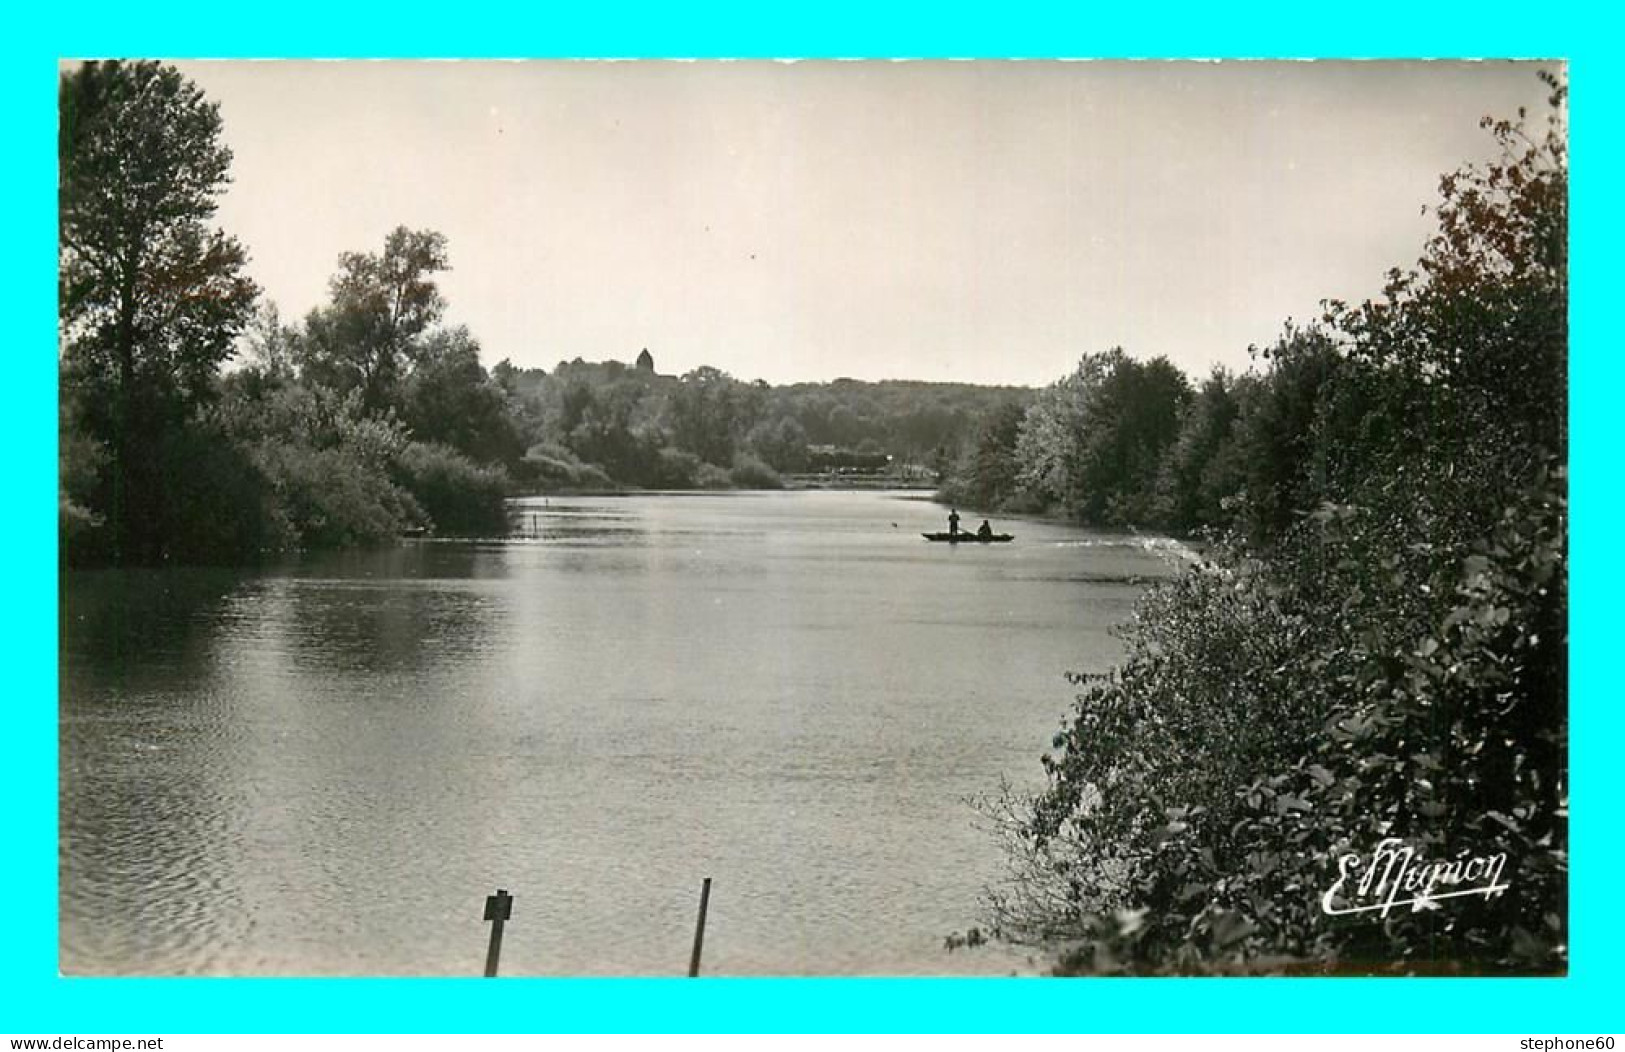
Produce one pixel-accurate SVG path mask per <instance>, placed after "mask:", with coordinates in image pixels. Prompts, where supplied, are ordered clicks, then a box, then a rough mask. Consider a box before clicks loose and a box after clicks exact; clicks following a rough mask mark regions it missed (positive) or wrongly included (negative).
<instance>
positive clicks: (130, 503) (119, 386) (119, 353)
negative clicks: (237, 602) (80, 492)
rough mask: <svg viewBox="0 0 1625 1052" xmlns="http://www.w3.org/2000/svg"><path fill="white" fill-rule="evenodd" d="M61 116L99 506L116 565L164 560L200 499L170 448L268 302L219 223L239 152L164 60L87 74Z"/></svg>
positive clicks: (75, 346)
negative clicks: (99, 455) (261, 300)
mask: <svg viewBox="0 0 1625 1052" xmlns="http://www.w3.org/2000/svg"><path fill="white" fill-rule="evenodd" d="M60 107H61V109H60V120H61V128H60V131H61V135H60V140H59V145H58V162H59V171H60V186H59V194H60V197H59V212H58V224H59V226H58V230H59V239H60V240H59V246H58V262H59V268H60V269H59V294H60V299H59V322H60V325H61V340H62V356H63V357H62V371H63V396H64V399H65V400H67V399H71V400H72V401H73V402H74V403H75V404H76V407H77V410H78V412H77V419H78V420H79V421H80V422H81V426H83V427H84V428H85V430H86V432H87V433H88V437H90V438H91V439H93V440H95V441H96V442H98V443H100V444H101V446H102V447H104V448H105V450H106V451H107V455H108V456H107V461H106V464H105V470H104V471H103V472H102V474H101V476H100V479H99V483H98V485H97V486H95V487H94V489H95V496H94V498H93V499H94V501H95V503H96V505H97V507H96V508H95V509H94V510H95V511H97V512H99V513H101V514H102V515H104V516H105V520H106V522H107V526H108V529H109V531H110V538H109V539H110V540H111V542H112V543H111V552H110V554H111V555H112V556H113V557H114V558H117V559H121V560H123V559H137V560H144V559H150V558H154V557H156V556H158V555H160V554H163V551H164V549H165V545H164V538H165V537H166V535H167V536H169V537H171V538H172V537H173V536H175V535H176V529H175V527H176V525H177V523H178V522H179V521H180V519H181V518H184V517H185V516H186V515H187V514H188V512H187V509H186V508H185V507H184V506H178V502H180V503H181V504H184V502H185V501H187V500H189V499H192V498H193V497H196V496H197V494H196V491H195V488H193V489H185V490H183V489H180V488H177V487H176V486H174V485H172V484H171V481H170V479H171V476H170V473H169V472H167V471H166V470H165V466H164V465H163V463H162V462H161V457H160V456H159V451H160V449H162V448H169V449H177V448H184V447H185V446H186V445H187V443H185V442H180V443H178V444H177V442H176V440H177V439H178V438H180V437H182V436H183V435H184V434H185V433H186V431H187V428H188V427H189V425H190V424H191V423H193V422H195V420H196V416H197V410H198V409H199V408H200V406H201V405H202V404H203V403H205V402H206V401H207V400H208V398H209V397H210V392H211V385H212V381H213V380H214V377H215V375H216V373H217V371H218V369H219V366H220V363H221V362H222V361H224V360H225V359H226V358H228V357H230V355H231V353H232V349H233V342H234V340H235V338H236V336H237V334H238V332H239V331H241V329H242V328H243V326H244V325H245V324H246V323H247V321H248V319H249V316H250V313H251V311H252V309H253V304H254V298H255V296H256V295H257V294H258V289H257V288H256V287H255V285H254V283H253V282H252V281H250V280H249V278H248V277H247V275H246V274H244V273H243V270H244V266H245V264H246V262H247V256H246V253H245V252H244V250H243V247H242V246H241V245H240V244H239V243H238V242H237V241H236V240H235V239H233V238H231V237H228V236H226V235H225V234H224V233H223V232H221V231H220V230H218V229H216V228H214V227H213V226H212V225H210V220H211V219H212V218H213V216H214V214H215V209H216V202H217V198H218V196H219V194H220V193H221V192H222V190H223V189H224V188H225V186H226V184H227V183H228V182H229V181H230V175H229V169H230V165H231V151H230V150H229V149H227V147H226V145H225V144H224V142H222V141H221V123H220V113H219V107H218V106H217V105H216V104H215V103H212V102H209V101H208V100H207V99H205V98H204V96H203V93H202V92H201V91H200V90H199V89H198V88H197V86H196V85H194V84H192V83H191V82H190V81H188V80H187V79H186V78H184V77H183V76H181V74H180V73H179V71H177V70H176V69H175V68H174V67H172V66H166V65H162V64H160V63H157V62H118V61H112V62H87V63H85V64H84V65H81V66H79V67H77V68H75V69H73V70H71V71H69V72H67V73H66V74H64V75H63V77H62V80H61V87H60Z"/></svg>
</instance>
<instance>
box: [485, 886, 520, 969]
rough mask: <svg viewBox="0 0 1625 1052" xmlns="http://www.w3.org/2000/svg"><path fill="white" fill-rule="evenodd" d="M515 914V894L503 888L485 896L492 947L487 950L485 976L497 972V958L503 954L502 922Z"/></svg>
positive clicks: (486, 916)
mask: <svg viewBox="0 0 1625 1052" xmlns="http://www.w3.org/2000/svg"><path fill="white" fill-rule="evenodd" d="M511 916H513V896H512V895H510V894H508V893H507V892H506V891H505V890H503V889H502V888H498V889H497V893H496V894H495V895H487V896H486V897H485V919H486V920H488V921H490V922H491V948H490V949H489V950H487V951H486V952H485V977H486V978H487V979H489V978H491V977H492V976H494V975H496V974H497V960H498V959H499V958H500V957H501V956H502V924H503V922H504V921H506V920H507V919H508V918H509V917H511Z"/></svg>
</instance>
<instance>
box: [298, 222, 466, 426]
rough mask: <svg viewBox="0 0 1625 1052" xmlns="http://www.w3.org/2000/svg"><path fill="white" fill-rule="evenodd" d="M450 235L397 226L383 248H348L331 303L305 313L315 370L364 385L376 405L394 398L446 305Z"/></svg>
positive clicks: (333, 382)
mask: <svg viewBox="0 0 1625 1052" xmlns="http://www.w3.org/2000/svg"><path fill="white" fill-rule="evenodd" d="M450 269H451V264H450V262H449V261H448V259H447V256H446V238H445V236H444V235H443V234H439V233H436V232H435V231H433V230H408V229H407V228H406V227H404V226H401V227H396V228H395V229H394V230H393V231H391V232H390V234H389V236H388V237H387V238H386V239H385V240H384V250H383V251H382V252H381V253H378V254H376V255H375V254H372V253H369V252H346V253H344V254H343V255H341V256H339V271H338V273H337V274H336V275H334V277H333V279H332V281H331V282H330V283H329V285H328V289H329V296H330V300H329V302H328V304H327V305H326V306H324V307H321V308H319V309H317V310H314V311H311V313H310V315H309V317H307V318H306V320H305V346H304V366H305V372H306V375H307V377H308V378H310V379H313V380H315V381H316V382H318V383H321V384H323V385H325V386H328V387H332V388H334V389H335V390H337V391H340V392H348V391H352V390H359V391H360V392H361V397H362V402H363V404H364V405H365V406H366V408H367V409H369V410H382V409H386V408H389V407H390V406H392V405H394V404H395V403H396V401H397V399H398V396H399V394H400V392H399V390H398V387H399V384H400V382H401V380H402V378H403V377H404V375H405V373H406V371H407V368H408V367H409V366H410V365H411V364H412V363H413V362H415V361H416V359H417V358H418V356H419V353H420V351H421V349H422V342H423V338H424V336H425V334H426V333H428V331H429V330H430V328H431V327H432V326H434V325H435V323H437V322H438V321H439V320H440V317H441V315H442V314H444V313H445V309H446V302H445V299H444V298H443V297H442V296H441V295H440V289H439V288H438V287H437V286H436V285H435V283H434V275H435V274H438V273H440V272H441V271H445V270H450Z"/></svg>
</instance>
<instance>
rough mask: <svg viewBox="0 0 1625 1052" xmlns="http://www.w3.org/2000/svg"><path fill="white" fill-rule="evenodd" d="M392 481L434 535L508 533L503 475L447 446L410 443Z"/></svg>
mask: <svg viewBox="0 0 1625 1052" xmlns="http://www.w3.org/2000/svg"><path fill="white" fill-rule="evenodd" d="M395 467H396V477H397V478H398V479H399V480H400V482H401V485H402V486H403V487H404V488H405V489H406V491H407V492H409V493H410V494H411V495H412V497H413V499H414V500H415V501H416V502H417V504H418V506H419V507H420V508H422V509H423V512H424V514H425V516H426V517H427V519H428V523H429V525H431V526H432V527H433V528H434V529H435V530H436V531H437V532H440V533H447V534H459V535H481V534H484V535H487V536H489V535H493V534H494V535H499V536H500V535H502V534H505V533H507V532H508V509H507V497H508V490H509V488H510V486H511V483H510V481H509V479H508V473H507V472H506V471H503V470H502V468H500V467H498V466H495V465H482V464H479V463H476V462H475V461H473V460H471V459H470V458H468V457H466V456H464V455H462V454H461V453H459V452H457V451H456V450H455V449H452V448H450V447H449V446H443V445H437V444H434V443H428V442H412V443H410V444H408V445H407V446H406V448H405V449H403V450H402V451H401V454H400V456H399V457H398V458H397V459H396V462H395Z"/></svg>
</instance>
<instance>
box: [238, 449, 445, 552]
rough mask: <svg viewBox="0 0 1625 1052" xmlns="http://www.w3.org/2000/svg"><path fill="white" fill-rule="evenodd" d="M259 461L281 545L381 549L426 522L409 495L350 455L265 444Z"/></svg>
mask: <svg viewBox="0 0 1625 1052" xmlns="http://www.w3.org/2000/svg"><path fill="white" fill-rule="evenodd" d="M257 460H258V463H259V465H260V468H261V470H262V471H264V472H265V474H266V476H267V478H268V479H269V483H270V487H271V491H272V494H273V497H274V506H273V507H274V510H273V515H274V521H275V524H276V529H275V535H276V536H277V537H278V538H279V540H280V542H281V543H280V546H283V547H307V548H342V547H350V546H356V545H369V544H378V543H380V542H382V541H385V540H388V539H389V538H391V537H394V536H395V535H396V534H398V533H399V532H400V531H401V530H402V529H403V528H405V527H406V526H409V525H416V524H419V523H421V522H422V521H423V511H422V509H421V508H419V507H418V505H417V503H416V501H414V500H413V499H412V496H411V494H409V493H407V492H406V491H404V490H402V489H401V488H400V487H399V486H397V485H395V484H394V483H393V482H392V481H391V480H390V478H389V475H388V474H387V473H385V472H384V471H382V470H379V469H377V468H375V467H374V466H372V465H370V464H368V463H367V462H366V460H365V459H364V458H362V457H361V456H359V455H357V454H356V453H355V452H353V451H351V450H347V449H343V448H337V447H333V448H326V449H315V448H311V447H309V446H303V445H291V444H282V443H267V444H265V445H263V446H261V447H260V448H259V449H258V451H257Z"/></svg>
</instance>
